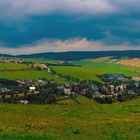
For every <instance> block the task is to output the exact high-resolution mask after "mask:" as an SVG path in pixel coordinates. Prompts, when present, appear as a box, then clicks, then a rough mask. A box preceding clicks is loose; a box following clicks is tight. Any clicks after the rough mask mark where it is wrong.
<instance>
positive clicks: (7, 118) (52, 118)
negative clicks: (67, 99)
mask: <svg viewBox="0 0 140 140" xmlns="http://www.w3.org/2000/svg"><path fill="white" fill-rule="evenodd" d="M77 100H78V101H79V102H80V103H81V104H80V105H75V104H71V105H27V106H26V105H25V106H24V105H1V107H0V138H2V140H9V139H10V140H11V139H14V140H15V139H17V140H25V139H26V140H28V139H30V140H36V139H37V140H45V139H48V140H53V139H55V140H57V139H58V140H93V139H96V140H112V139H113V140H127V139H133V140H137V139H140V135H139V132H140V98H138V99H136V100H133V101H128V102H125V103H118V104H113V105H101V104H97V103H95V102H94V101H92V100H89V99H87V98H86V97H83V96H79V97H78V98H77Z"/></svg>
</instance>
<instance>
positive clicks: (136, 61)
mask: <svg viewBox="0 0 140 140" xmlns="http://www.w3.org/2000/svg"><path fill="white" fill-rule="evenodd" d="M117 64H121V65H127V66H133V67H140V59H139V58H133V59H123V60H120V61H118V62H117Z"/></svg>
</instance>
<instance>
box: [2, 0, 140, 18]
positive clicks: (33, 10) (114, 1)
mask: <svg viewBox="0 0 140 140" xmlns="http://www.w3.org/2000/svg"><path fill="white" fill-rule="evenodd" d="M139 4H140V1H139V0H0V12H1V15H0V16H7V17H11V16H21V15H24V16H25V15H42V14H50V13H57V12H58V13H59V12H60V13H63V14H64V13H68V14H105V13H114V12H116V13H117V12H121V11H126V12H128V11H129V10H130V11H131V12H132V11H136V12H137V11H139Z"/></svg>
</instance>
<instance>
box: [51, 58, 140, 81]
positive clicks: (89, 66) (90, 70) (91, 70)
mask: <svg viewBox="0 0 140 140" xmlns="http://www.w3.org/2000/svg"><path fill="white" fill-rule="evenodd" d="M110 61H112V60H105V61H104V62H100V63H97V62H93V61H91V60H83V61H75V62H72V64H76V65H81V67H71V66H57V67H56V66H53V67H51V68H52V69H53V70H55V71H57V72H58V73H60V74H63V75H71V76H73V77H76V78H79V79H81V80H97V81H100V79H99V78H98V77H97V75H101V74H125V75H126V76H138V75H140V68H136V67H130V66H124V65H120V64H116V63H110ZM115 62H116V60H115Z"/></svg>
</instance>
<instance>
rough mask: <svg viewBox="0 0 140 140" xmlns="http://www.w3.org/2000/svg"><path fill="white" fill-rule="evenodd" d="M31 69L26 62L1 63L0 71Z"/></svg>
mask: <svg viewBox="0 0 140 140" xmlns="http://www.w3.org/2000/svg"><path fill="white" fill-rule="evenodd" d="M23 69H29V66H28V65H26V64H16V63H0V71H7V70H23Z"/></svg>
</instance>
